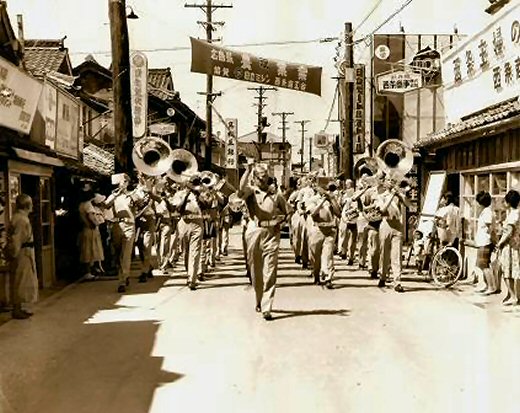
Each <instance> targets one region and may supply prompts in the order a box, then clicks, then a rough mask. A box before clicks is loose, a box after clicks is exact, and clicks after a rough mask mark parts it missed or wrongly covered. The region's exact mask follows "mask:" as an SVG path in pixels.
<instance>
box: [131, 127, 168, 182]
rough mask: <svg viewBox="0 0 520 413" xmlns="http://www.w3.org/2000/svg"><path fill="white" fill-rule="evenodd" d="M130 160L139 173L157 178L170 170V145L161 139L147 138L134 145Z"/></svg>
mask: <svg viewBox="0 0 520 413" xmlns="http://www.w3.org/2000/svg"><path fill="white" fill-rule="evenodd" d="M132 160H133V162H134V165H135V167H136V168H137V170H138V171H139V172H141V173H143V174H145V175H149V176H158V175H162V174H164V173H166V172H167V171H168V170H169V169H170V167H171V164H172V161H173V152H172V149H171V147H170V145H168V143H166V142H165V141H164V140H163V139H161V138H154V137H150V136H147V137H144V138H142V139H140V140H138V141H137V142H136V143H135V145H134V148H133V150H132Z"/></svg>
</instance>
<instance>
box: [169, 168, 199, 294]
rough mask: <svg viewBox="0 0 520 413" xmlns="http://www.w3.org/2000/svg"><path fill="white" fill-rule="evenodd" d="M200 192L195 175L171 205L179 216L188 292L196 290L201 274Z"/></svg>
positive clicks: (177, 194) (176, 195) (197, 177)
mask: <svg viewBox="0 0 520 413" xmlns="http://www.w3.org/2000/svg"><path fill="white" fill-rule="evenodd" d="M200 192H201V182H200V178H199V176H197V175H196V176H194V177H193V178H191V180H190V182H188V183H187V185H186V188H184V189H182V190H180V191H178V192H177V193H176V194H175V196H174V197H173V199H172V205H173V206H174V207H175V208H176V209H177V211H178V212H179V213H180V216H181V221H180V223H179V227H178V230H179V237H180V240H181V245H182V251H183V252H184V265H185V267H186V271H187V273H188V280H187V283H188V287H189V288H190V290H195V289H196V288H197V278H198V277H199V275H200V274H201V268H200V263H201V262H200V254H201V248H202V234H203V225H204V221H203V218H202V210H201V208H200V205H199V200H198V198H199V195H200Z"/></svg>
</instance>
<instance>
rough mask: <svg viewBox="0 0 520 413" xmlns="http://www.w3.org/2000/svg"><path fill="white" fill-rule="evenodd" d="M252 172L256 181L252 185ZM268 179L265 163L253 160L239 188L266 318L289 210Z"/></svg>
mask: <svg viewBox="0 0 520 413" xmlns="http://www.w3.org/2000/svg"><path fill="white" fill-rule="evenodd" d="M251 173H252V174H253V182H252V183H251V184H250V183H249V178H250V175H251ZM269 178H270V176H269V172H268V169H267V166H266V165H264V164H253V162H251V161H250V162H248V167H247V170H246V172H245V173H244V175H243V176H242V178H241V180H240V190H239V196H240V197H241V198H242V199H244V200H245V202H246V204H247V208H248V210H249V214H250V220H249V222H248V224H247V229H246V232H245V240H246V246H247V260H248V266H249V269H250V270H251V275H252V279H253V285H254V289H255V295H256V311H257V312H261V313H262V315H263V317H264V319H265V320H271V319H272V315H271V310H272V306H273V300H274V294H275V288H276V275H277V269H278V249H279V246H280V225H281V223H282V222H284V221H285V219H286V217H287V212H288V211H287V205H286V203H285V199H284V197H283V196H282V195H281V193H280V192H278V191H275V192H273V191H272V190H270V188H269V186H270V183H271V182H270V179H269Z"/></svg>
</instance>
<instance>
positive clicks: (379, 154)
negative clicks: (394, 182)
mask: <svg viewBox="0 0 520 413" xmlns="http://www.w3.org/2000/svg"><path fill="white" fill-rule="evenodd" d="M376 160H377V163H378V164H379V167H380V168H381V170H382V171H383V172H385V173H386V175H388V176H390V177H396V178H402V177H404V176H405V175H406V174H407V173H408V172H410V170H411V169H412V166H413V152H412V150H411V149H410V148H409V147H408V146H407V145H406V144H405V143H403V142H402V141H400V140H397V139H389V140H387V141H384V142H382V143H381V144H380V145H379V146H378V148H377V151H376Z"/></svg>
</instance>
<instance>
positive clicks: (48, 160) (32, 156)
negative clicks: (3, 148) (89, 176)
mask: <svg viewBox="0 0 520 413" xmlns="http://www.w3.org/2000/svg"><path fill="white" fill-rule="evenodd" d="M13 150H14V152H15V154H16V156H18V157H19V158H21V159H25V160H26V161H31V162H37V163H41V164H44V165H51V166H64V164H63V162H62V161H61V160H59V159H58V158H53V157H52V156H48V155H45V154H44V153H39V152H32V151H28V150H26V149H20V148H13Z"/></svg>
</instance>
